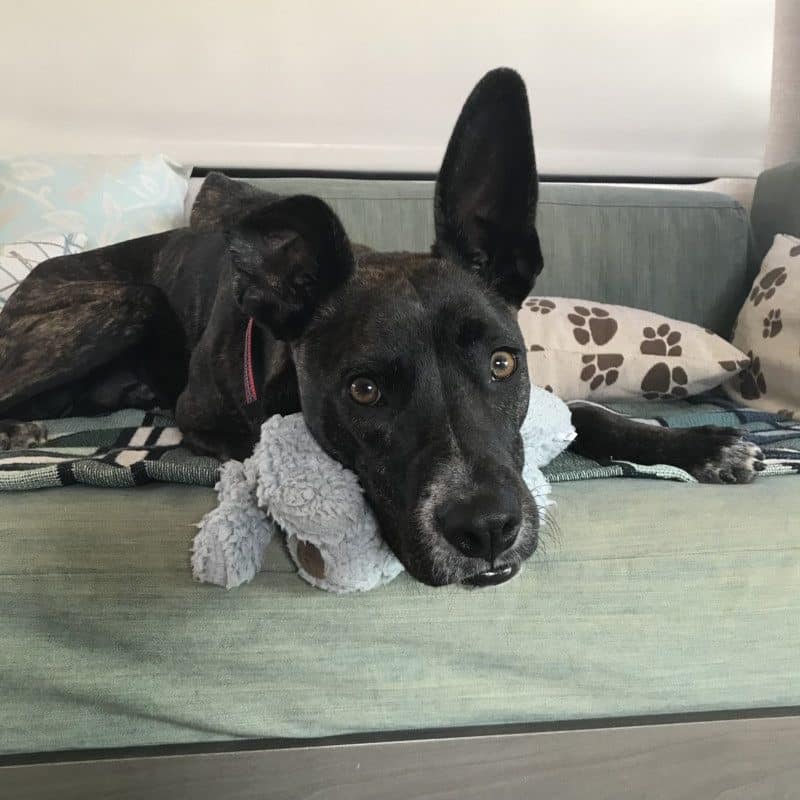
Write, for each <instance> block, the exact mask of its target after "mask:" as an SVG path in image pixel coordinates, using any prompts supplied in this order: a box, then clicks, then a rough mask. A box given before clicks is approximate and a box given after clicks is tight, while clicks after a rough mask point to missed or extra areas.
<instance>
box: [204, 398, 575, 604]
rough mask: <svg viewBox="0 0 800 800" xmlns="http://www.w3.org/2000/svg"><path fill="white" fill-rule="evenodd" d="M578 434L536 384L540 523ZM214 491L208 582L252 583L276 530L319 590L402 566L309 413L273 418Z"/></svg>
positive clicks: (532, 434) (530, 477)
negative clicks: (554, 469) (556, 467)
mask: <svg viewBox="0 0 800 800" xmlns="http://www.w3.org/2000/svg"><path fill="white" fill-rule="evenodd" d="M574 438H575V429H574V428H573V427H572V422H571V418H570V412H569V408H568V407H567V406H566V404H565V403H564V402H563V401H561V400H559V399H558V398H557V397H555V396H554V395H552V394H551V393H550V392H547V391H545V390H544V389H540V388H538V387H536V386H532V387H531V401H530V405H529V407H528V415H527V417H526V418H525V422H524V423H523V425H522V439H523V443H524V447H525V468H524V470H523V479H524V480H525V483H526V484H527V485H528V488H529V489H530V490H531V493H532V494H533V496H534V498H535V500H536V504H537V506H538V508H539V514H540V517H543V515H544V514H545V513H546V510H547V508H548V507H549V506H550V505H552V502H553V501H552V500H551V499H550V486H549V484H548V483H547V479H546V478H545V477H544V475H543V474H542V472H541V470H540V467H543V466H544V465H545V464H547V463H549V462H550V461H551V460H552V459H553V458H555V456H557V455H558V454H559V453H560V452H561V451H562V450H564V449H565V448H566V447H567V446H568V445H569V443H570V442H571V441H572V440H573V439H574ZM215 488H216V490H217V493H218V495H219V505H218V506H217V508H215V509H214V510H213V511H210V512H209V513H208V514H206V515H205V517H204V518H203V520H202V522H201V523H200V524H199V525H198V527H199V528H200V532H199V533H198V534H197V535H196V536H195V539H194V544H193V548H192V559H191V560H192V572H193V574H194V577H195V578H196V579H197V580H199V581H203V582H205V583H215V584H218V585H220V586H225V587H226V588H228V589H230V588H232V587H234V586H239V585H240V584H242V583H245V582H247V581H250V580H252V579H253V578H254V577H255V575H256V573H258V572H259V571H260V569H261V567H262V564H263V559H264V550H265V548H266V546H267V544H268V543H269V541H270V539H271V537H272V535H273V533H274V532H275V530H276V526H277V528H280V529H281V530H282V531H283V532H284V533H285V535H286V544H287V546H288V549H289V553H290V554H291V557H292V559H293V560H294V562H295V564H296V565H297V568H298V571H299V573H300V575H301V576H302V577H303V578H304V579H305V580H306V581H308V582H309V583H311V584H313V585H314V586H317V587H319V588H320V589H327V590H328V591H331V592H338V593H345V592H357V591H366V590H368V589H373V588H375V587H377V586H381V585H383V584H385V583H388V582H389V581H391V580H392V579H393V578H395V577H396V576H397V575H398V574H399V573H400V572H402V570H403V566H402V565H401V564H400V562H399V561H398V560H397V558H396V557H395V556H394V554H393V553H392V551H391V550H390V549H389V548H388V547H387V545H386V544H385V543H384V541H383V539H382V538H381V535H380V531H379V530H378V524H377V522H376V520H375V517H374V515H373V513H372V511H371V509H370V507H369V505H368V504H367V502H366V500H365V499H364V496H363V493H362V491H361V486H360V485H359V483H358V479H357V478H356V476H355V475H354V474H353V473H352V472H350V470H347V469H345V468H344V467H343V466H342V465H341V464H339V463H338V462H337V461H334V460H333V459H332V458H331V457H330V456H328V455H327V454H326V453H324V452H323V451H322V449H321V448H320V446H319V445H318V444H317V443H316V441H315V440H314V439H313V437H312V436H311V434H310V433H309V431H308V428H307V427H306V424H305V422H304V420H303V415H302V414H292V415H290V416H287V417H281V416H274V417H270V419H268V420H267V421H266V422H265V423H264V425H263V426H262V428H261V440H260V441H259V443H258V444H257V445H256V447H255V450H254V451H253V455H252V456H251V457H250V458H248V459H247V460H246V461H245V462H244V463H241V462H238V461H228V462H227V463H225V464H224V465H223V466H222V468H221V470H220V479H219V483H217V485H216V487H215Z"/></svg>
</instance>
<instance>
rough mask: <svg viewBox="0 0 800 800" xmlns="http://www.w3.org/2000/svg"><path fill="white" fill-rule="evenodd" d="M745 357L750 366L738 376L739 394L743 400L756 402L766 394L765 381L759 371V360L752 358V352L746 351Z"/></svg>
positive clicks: (755, 357) (756, 357)
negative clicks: (748, 360)
mask: <svg viewBox="0 0 800 800" xmlns="http://www.w3.org/2000/svg"><path fill="white" fill-rule="evenodd" d="M747 357H748V358H749V359H750V366H748V368H747V369H746V370H745V371H744V372H742V374H741V375H739V394H740V395H741V396H742V397H743V398H744V399H745V400H758V398H759V397H761V395H762V394H766V393H767V380H766V378H765V377H764V373H763V372H762V371H761V359H760V358H759V357H758V356H754V355H753V351H752V350H748V351H747Z"/></svg>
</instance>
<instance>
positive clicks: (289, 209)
mask: <svg viewBox="0 0 800 800" xmlns="http://www.w3.org/2000/svg"><path fill="white" fill-rule="evenodd" d="M226 240H227V244H228V249H229V252H230V257H231V266H232V272H233V296H234V300H235V301H236V303H237V304H238V306H239V308H241V310H242V311H243V312H244V313H245V314H247V315H248V316H250V317H253V318H254V319H255V320H256V321H257V322H259V323H260V324H262V325H264V326H265V327H267V328H269V329H270V330H271V331H272V333H273V335H274V336H275V338H277V339H282V340H287V341H288V340H291V339H295V338H297V337H298V336H300V334H302V332H303V329H304V328H305V327H306V325H307V324H308V323H309V321H310V320H311V317H312V315H313V314H314V311H315V310H316V309H317V308H318V307H319V305H320V303H322V302H324V301H325V299H326V298H327V297H328V296H329V295H330V294H331V293H332V292H333V291H334V290H335V289H337V288H338V287H339V286H341V285H342V284H343V283H344V282H345V281H346V280H347V279H348V278H349V277H350V275H351V274H352V273H353V269H354V262H353V252H352V250H351V248H350V243H349V241H348V239H347V235H346V234H345V232H344V228H343V227H342V223H341V222H340V221H339V218H338V217H337V216H336V214H334V213H333V211H332V210H331V209H330V208H329V207H328V206H327V205H326V204H325V203H324V202H323V201H322V200H320V199H319V198H317V197H310V196H306V195H295V196H293V197H287V198H284V199H282V200H278V201H276V202H274V203H270V204H269V205H265V206H263V207H262V208H259V209H257V210H255V211H252V212H250V213H249V214H248V215H247V216H245V217H244V218H243V219H242V220H241V222H240V223H239V224H238V225H237V226H236V228H234V229H232V230H229V231H228V232H227V233H226Z"/></svg>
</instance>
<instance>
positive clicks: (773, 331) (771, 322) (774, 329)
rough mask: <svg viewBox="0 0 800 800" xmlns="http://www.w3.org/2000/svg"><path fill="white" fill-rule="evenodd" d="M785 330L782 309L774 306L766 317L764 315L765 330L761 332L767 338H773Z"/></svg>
mask: <svg viewBox="0 0 800 800" xmlns="http://www.w3.org/2000/svg"><path fill="white" fill-rule="evenodd" d="M782 330H783V322H782V321H781V310H780V309H779V308H773V309H772V310H771V311H770V312H769V313H768V314H767V316H766V317H764V330H763V331H762V332H761V333H762V335H763V336H764V338H765V339H772V338H774V337H775V336H777V335H778V334H779V333H780V332H781V331H782Z"/></svg>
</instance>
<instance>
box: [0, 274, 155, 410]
mask: <svg viewBox="0 0 800 800" xmlns="http://www.w3.org/2000/svg"><path fill="white" fill-rule="evenodd" d="M18 294H19V295H20V296H19V297H17V295H18ZM167 313H170V312H169V309H168V304H167V301H166V298H165V297H164V295H163V294H162V293H161V292H160V290H158V289H156V288H154V287H152V286H146V285H129V284H121V283H113V282H103V281H98V282H94V281H76V282H73V283H60V284H57V285H54V286H49V285H47V284H45V283H44V282H43V281H42V282H38V281H30V282H29V281H26V282H25V283H23V285H22V286H20V288H19V289H18V290H17V291H16V292H15V293H14V294H13V295H12V296H11V299H10V300H9V303H8V305H7V306H6V308H5V309H4V311H3V314H2V315H1V316H0V375H2V381H1V382H0V415H2V414H3V413H9V416H14V417H16V418H21V419H28V420H29V419H32V416H31V415H30V414H29V413H27V411H28V410H30V411H31V413H33V411H34V410H35V409H36V407H37V406H39V407H41V402H33V403H31V402H30V401H31V400H33V399H34V398H38V399H39V400H40V399H41V398H46V397H47V394H48V393H53V392H54V391H56V390H61V389H64V388H65V387H66V388H67V391H69V386H70V385H71V384H75V385H76V386H79V385H80V384H81V379H83V378H84V377H86V376H87V375H89V373H91V372H92V371H93V370H96V369H97V368H98V367H101V366H103V365H105V364H108V363H109V362H111V361H112V360H114V359H115V358H117V357H118V356H120V355H121V354H123V353H126V352H127V351H130V350H131V348H132V347H134V345H137V344H139V343H141V342H142V341H143V340H145V339H146V338H147V337H148V335H150V334H152V332H153V329H154V327H155V326H156V325H157V324H158V321H160V320H162V318H163V316H164V315H165V314H167ZM169 344H171V343H169ZM10 412H13V413H10Z"/></svg>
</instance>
